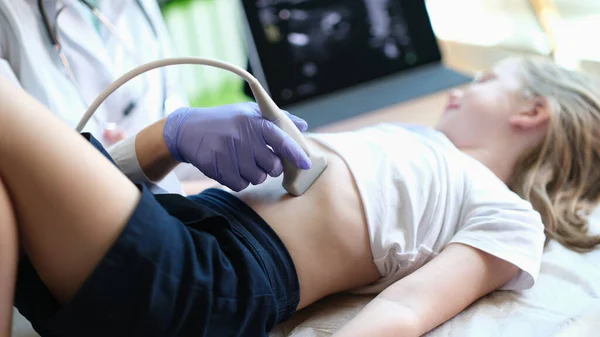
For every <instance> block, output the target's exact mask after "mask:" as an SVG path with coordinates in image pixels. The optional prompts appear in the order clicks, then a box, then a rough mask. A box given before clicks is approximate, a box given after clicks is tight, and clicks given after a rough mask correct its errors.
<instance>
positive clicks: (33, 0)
mask: <svg viewBox="0 0 600 337" xmlns="http://www.w3.org/2000/svg"><path fill="white" fill-rule="evenodd" d="M89 2H90V3H92V4H93V5H94V6H96V7H97V8H98V9H99V11H100V12H101V13H102V15H104V16H105V17H106V19H107V20H108V22H109V23H110V25H112V26H114V28H115V29H116V30H117V31H118V34H115V33H114V32H111V31H110V30H111V29H110V27H107V26H106V25H105V24H103V23H102V22H101V21H100V20H99V19H98V18H97V17H96V16H94V15H93V14H92V11H91V10H90V9H89V8H87V7H85V6H84V5H83V4H82V3H81V2H79V1H77V0H64V1H58V2H57V1H55V0H43V3H44V7H45V8H46V13H47V17H48V21H49V24H50V27H51V28H54V27H55V29H56V36H57V38H58V41H59V42H60V44H61V47H62V51H63V53H64V56H65V57H66V59H67V62H68V65H69V66H70V67H71V68H72V74H73V77H72V78H70V77H69V76H67V71H66V69H65V68H66V67H65V65H64V63H62V62H61V60H60V58H59V55H58V53H57V51H56V49H55V46H54V45H53V43H52V40H51V39H50V37H49V34H48V32H47V30H46V29H47V28H46V26H45V25H44V21H43V20H42V15H41V12H40V10H39V6H38V1H37V0H0V73H3V74H5V75H8V76H9V77H14V78H16V80H18V81H19V83H20V84H21V86H23V88H24V89H25V90H27V91H28V92H29V93H31V94H32V95H33V96H34V97H36V98H37V99H38V100H39V101H41V102H42V103H43V104H44V105H46V106H47V107H48V108H49V109H50V110H51V111H52V112H53V113H54V114H56V115H57V116H59V117H60V118H61V119H62V120H64V121H65V122H66V123H68V124H69V125H70V126H72V127H73V128H74V127H75V125H76V124H77V122H78V121H79V119H80V118H81V116H82V115H83V113H84V112H85V110H86V109H87V107H88V106H89V105H90V104H91V103H92V101H93V100H94V99H95V98H96V97H97V96H98V94H100V93H101V92H102V91H103V90H104V89H105V88H106V87H107V86H108V85H109V84H110V83H112V82H113V81H114V80H115V79H117V78H118V77H120V76H121V75H123V74H124V73H125V72H127V71H129V70H131V69H133V68H134V67H136V66H139V65H141V64H143V63H147V62H149V61H152V60H156V59H159V58H165V57H168V56H169V49H170V46H169V41H168V38H167V32H166V28H165V26H164V22H163V21H162V17H161V14H160V10H159V8H158V6H157V4H156V1H152V0H139V1H137V0H119V1H115V0H93V1H89ZM62 7H64V9H62V10H61V8H62ZM59 11H60V14H59V15H57V12H59ZM176 77H177V76H176V72H175V71H174V70H173V69H166V68H163V69H157V70H153V71H150V72H148V73H146V74H143V75H141V76H139V77H137V78H136V79H134V80H132V81H131V82H129V83H127V84H125V85H124V86H123V87H121V88H120V89H119V90H117V91H116V92H114V93H113V94H112V95H111V96H110V97H109V98H108V99H107V100H106V101H105V102H104V103H103V104H102V105H101V106H100V108H99V109H98V110H97V112H96V114H95V115H94V117H93V118H92V119H91V120H90V121H89V123H88V125H87V126H86V128H85V131H88V132H91V133H92V134H94V135H95V136H96V137H97V138H98V139H99V140H100V141H101V142H103V143H104V145H105V146H109V145H111V144H110V140H107V139H105V138H104V137H103V134H104V132H105V130H107V129H112V128H116V129H118V130H120V131H123V132H124V133H125V135H126V136H131V135H133V134H135V133H137V132H138V131H139V130H140V129H142V128H143V127H145V126H147V125H148V124H151V123H153V122H154V121H156V120H158V119H160V118H162V117H164V116H165V113H166V112H170V111H171V109H174V108H176V107H179V106H181V105H185V104H186V102H185V99H184V98H183V96H182V95H181V94H180V91H179V90H178V88H177V85H176V83H177V82H178V81H177V78H176ZM170 84H171V85H170Z"/></svg>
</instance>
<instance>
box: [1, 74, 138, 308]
mask: <svg viewBox="0 0 600 337" xmlns="http://www.w3.org/2000/svg"><path fill="white" fill-rule="evenodd" d="M0 178H1V179H2V180H3V181H4V183H5V186H6V189H7V190H8V194H9V196H10V200H11V201H12V204H13V208H14V214H15V216H16V219H17V223H18V226H19V234H20V239H21V244H22V247H23V248H24V250H25V252H26V253H27V255H28V257H29V258H30V260H31V262H32V264H33V266H34V267H35V269H36V271H37V273H38V274H39V276H40V278H41V279H42V281H43V282H44V283H45V284H46V286H47V287H48V289H49V290H50V291H51V292H52V294H53V295H54V296H55V297H56V299H57V300H58V301H61V302H65V301H68V300H69V299H70V298H71V297H72V296H73V295H74V293H75V292H76V291H77V290H78V289H79V288H80V287H81V285H82V284H83V282H84V281H85V280H86V279H87V277H88V276H89V275H90V274H91V272H92V271H93V270H94V268H95V267H96V265H97V264H98V263H99V262H100V260H101V259H102V257H103V256H104V255H105V254H106V252H107V251H108V250H109V249H110V247H111V246H112V244H113V243H114V242H115V240H116V239H117V238H118V236H119V234H120V233H121V232H122V230H123V228H124V227H125V225H126V223H127V220H128V219H129V217H130V215H131V214H132V212H133V211H134V209H135V207H136V205H137V202H138V200H139V198H140V191H139V190H138V189H137V188H136V187H135V185H134V184H133V183H131V182H130V181H129V180H128V179H127V178H126V177H125V176H124V175H123V174H122V173H121V172H120V171H119V170H118V169H117V168H116V167H115V166H114V165H112V164H111V163H110V162H109V161H108V160H107V159H106V158H104V157H103V156H102V154H100V153H99V152H98V151H97V150H96V149H94V148H93V146H91V145H90V144H89V143H88V142H87V141H86V140H85V139H84V138H83V137H82V136H81V135H79V134H77V133H76V132H74V131H73V130H71V129H70V128H69V127H67V126H66V125H65V124H63V123H62V122H61V121H60V120H59V119H58V118H56V117H55V116H53V115H52V114H51V113H50V112H49V111H48V110H47V109H46V108H45V107H44V106H42V105H41V104H39V103H38V102H37V101H35V100H34V99H33V98H31V97H30V96H29V95H27V94H26V93H25V92H24V91H22V90H21V89H20V88H17V87H15V86H13V85H12V84H10V83H8V82H7V81H6V80H4V79H3V78H2V77H1V76H0Z"/></svg>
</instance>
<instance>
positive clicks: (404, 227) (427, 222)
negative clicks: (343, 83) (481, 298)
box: [310, 124, 544, 293]
mask: <svg viewBox="0 0 600 337" xmlns="http://www.w3.org/2000/svg"><path fill="white" fill-rule="evenodd" d="M310 137H311V138H313V139H315V140H317V141H318V142H320V143H321V144H323V145H324V146H326V147H328V148H330V149H331V150H333V151H334V152H336V153H337V154H339V155H340V156H341V157H342V158H343V159H344V160H345V161H346V163H347V165H348V167H349V168H350V171H351V172H352V174H353V176H354V179H355V180H356V184H357V186H358V190H359V193H360V196H361V198H362V202H363V205H364V209H365V214H366V219H367V223H368V228H369V236H370V243H371V250H372V253H373V259H374V261H375V264H376V265H377V268H378V269H379V272H380V273H381V275H382V279H381V280H379V281H378V282H376V283H375V284H372V285H370V286H367V287H363V288H361V289H357V290H356V292H358V293H377V292H380V291H382V290H383V289H385V288H386V287H387V286H389V285H391V284H392V283H394V282H395V281H397V280H399V279H401V278H402V277H404V276H406V275H408V274H410V273H412V272H413V271H415V270H417V269H418V268H419V267H421V266H423V265H424V264H425V263H427V262H428V261H430V260H431V259H432V258H434V257H435V256H436V255H437V254H439V253H440V251H441V250H442V249H443V248H444V247H445V246H446V245H448V244H449V243H453V242H458V243H462V244H465V245H469V246H472V247H475V248H478V249H480V250H482V251H484V252H487V253H489V254H491V255H494V256H496V257H498V258H501V259H503V260H506V261H508V262H510V263H512V264H514V265H515V266H517V267H519V269H520V271H519V273H518V274H517V276H515V277H514V278H513V279H512V280H510V281H509V282H508V283H507V284H505V285H504V286H503V287H502V289H505V290H521V289H528V288H530V287H532V286H533V284H534V283H535V279H536V278H537V275H538V273H539V269H540V263H541V259H542V252H543V246H544V227H543V224H542V220H541V217H540V215H539V213H538V212H536V211H535V210H533V208H532V206H531V204H530V203H529V202H527V201H525V200H523V199H522V198H520V197H519V196H518V195H517V194H515V193H513V192H512V191H511V190H510V189H509V188H508V187H507V186H506V185H505V184H504V183H503V182H502V181H501V180H500V179H499V178H498V177H497V176H496V175H495V174H494V173H493V172H492V171H490V170H489V169H488V168H487V167H486V166H484V165H483V164H481V163H480V162H479V161H477V160H475V159H473V158H472V157H470V156H468V155H466V154H464V153H462V152H461V151H459V150H458V149H457V148H456V147H455V146H454V145H453V144H452V143H451V142H450V141H449V140H448V138H446V137H445V136H444V135H443V134H442V133H440V132H438V131H436V130H434V129H431V128H427V127H418V126H402V125H392V124H384V125H377V126H374V127H368V128H364V129H361V130H357V131H352V132H343V133H335V134H313V135H311V136H310Z"/></svg>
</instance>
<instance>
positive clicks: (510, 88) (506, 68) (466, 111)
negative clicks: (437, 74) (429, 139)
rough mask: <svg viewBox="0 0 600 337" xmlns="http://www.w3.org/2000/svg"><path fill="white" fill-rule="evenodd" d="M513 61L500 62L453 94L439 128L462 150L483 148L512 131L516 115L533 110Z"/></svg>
mask: <svg viewBox="0 0 600 337" xmlns="http://www.w3.org/2000/svg"><path fill="white" fill-rule="evenodd" d="M517 71H518V70H517V64H516V62H514V61H512V60H505V61H502V62H500V63H499V64H498V65H497V66H496V67H494V68H493V69H491V70H489V71H486V72H484V73H482V74H481V75H480V76H478V77H476V79H475V80H474V81H473V83H471V84H470V85H468V86H467V87H465V88H463V89H457V90H453V91H452V92H450V94H449V97H448V104H447V105H446V108H445V110H444V113H443V115H442V117H441V119H440V121H439V123H438V125H437V126H436V129H438V130H439V131H441V132H443V133H444V134H445V135H446V136H447V137H448V138H449V139H450V141H452V142H453V143H454V145H455V146H456V147H458V148H459V149H470V148H476V147H479V146H482V145H484V144H485V143H486V141H487V140H488V139H492V138H493V136H497V135H499V134H503V133H506V131H507V130H506V129H509V128H511V124H510V123H509V119H510V117H511V116H512V115H515V114H519V113H523V111H524V109H527V108H530V107H528V106H527V105H526V104H525V103H526V100H525V99H524V96H523V95H522V85H521V81H520V79H519V76H518V72H517Z"/></svg>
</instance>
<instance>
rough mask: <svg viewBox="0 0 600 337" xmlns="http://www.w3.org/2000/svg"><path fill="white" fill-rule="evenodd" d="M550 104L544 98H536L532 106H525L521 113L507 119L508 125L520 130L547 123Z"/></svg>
mask: <svg viewBox="0 0 600 337" xmlns="http://www.w3.org/2000/svg"><path fill="white" fill-rule="evenodd" d="M549 118H550V102H549V101H548V99H547V98H546V97H536V98H534V99H533V104H531V103H530V104H527V106H526V107H524V109H522V111H520V112H519V113H516V114H514V115H512V116H510V118H509V123H510V124H511V125H512V126H514V127H516V128H519V129H521V130H528V129H534V128H537V127H539V126H542V125H544V124H546V123H547V122H548V119H549Z"/></svg>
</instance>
